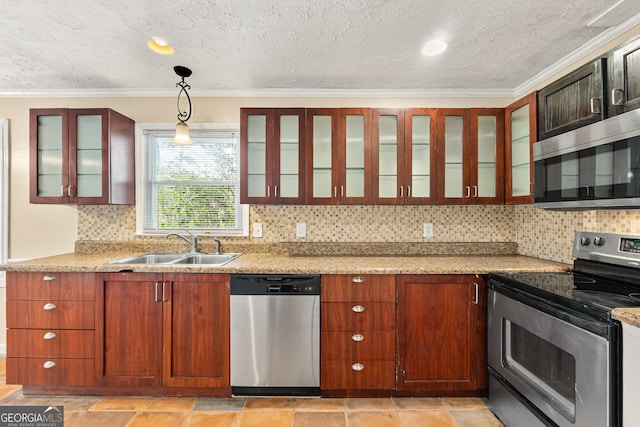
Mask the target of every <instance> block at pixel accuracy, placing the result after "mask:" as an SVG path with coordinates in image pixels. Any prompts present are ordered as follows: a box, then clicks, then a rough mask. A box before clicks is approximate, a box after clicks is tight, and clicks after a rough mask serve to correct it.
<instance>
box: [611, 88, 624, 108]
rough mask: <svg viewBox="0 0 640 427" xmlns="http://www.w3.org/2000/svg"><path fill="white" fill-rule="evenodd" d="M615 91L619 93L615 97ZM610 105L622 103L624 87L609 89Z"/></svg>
mask: <svg viewBox="0 0 640 427" xmlns="http://www.w3.org/2000/svg"><path fill="white" fill-rule="evenodd" d="M616 93H618V94H620V97H616ZM611 105H624V89H620V88H619V87H614V88H613V89H611Z"/></svg>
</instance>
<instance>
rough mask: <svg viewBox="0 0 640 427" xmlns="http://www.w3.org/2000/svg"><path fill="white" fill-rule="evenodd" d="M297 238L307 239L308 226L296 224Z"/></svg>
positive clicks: (301, 223) (302, 223)
mask: <svg viewBox="0 0 640 427" xmlns="http://www.w3.org/2000/svg"><path fill="white" fill-rule="evenodd" d="M296 237H307V224H306V223H304V222H299V223H297V224H296Z"/></svg>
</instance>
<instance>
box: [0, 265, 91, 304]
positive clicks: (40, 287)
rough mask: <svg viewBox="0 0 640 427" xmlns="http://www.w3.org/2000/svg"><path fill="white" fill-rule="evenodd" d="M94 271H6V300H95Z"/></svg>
mask: <svg viewBox="0 0 640 427" xmlns="http://www.w3.org/2000/svg"><path fill="white" fill-rule="evenodd" d="M95 282H96V280H95V274H94V273H57V272H56V273H47V272H43V273H31V272H29V273H25V272H18V271H8V272H7V300H9V301H10V300H42V299H56V300H71V301H93V300H95Z"/></svg>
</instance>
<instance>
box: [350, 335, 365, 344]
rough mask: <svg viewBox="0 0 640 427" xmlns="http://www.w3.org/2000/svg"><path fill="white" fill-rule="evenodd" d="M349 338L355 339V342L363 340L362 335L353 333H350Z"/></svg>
mask: <svg viewBox="0 0 640 427" xmlns="http://www.w3.org/2000/svg"><path fill="white" fill-rule="evenodd" d="M351 339H352V340H354V341H356V342H360V341H364V335H361V334H353V335H351Z"/></svg>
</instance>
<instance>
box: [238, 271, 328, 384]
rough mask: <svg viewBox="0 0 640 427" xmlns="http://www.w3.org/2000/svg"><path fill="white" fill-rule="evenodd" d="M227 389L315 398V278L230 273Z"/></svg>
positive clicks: (317, 303) (317, 279)
mask: <svg viewBox="0 0 640 427" xmlns="http://www.w3.org/2000/svg"><path fill="white" fill-rule="evenodd" d="M231 391H232V393H233V394H234V395H262V396H277V395H305V396H315V395H319V394H320V276H319V275H246V274H242V275H231Z"/></svg>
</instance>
